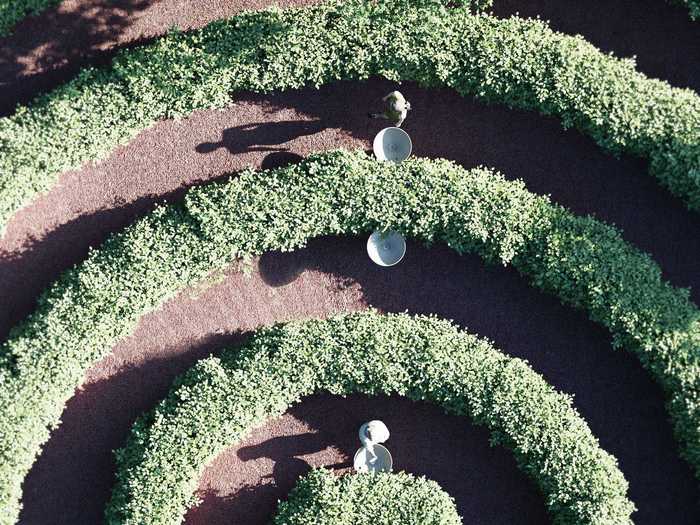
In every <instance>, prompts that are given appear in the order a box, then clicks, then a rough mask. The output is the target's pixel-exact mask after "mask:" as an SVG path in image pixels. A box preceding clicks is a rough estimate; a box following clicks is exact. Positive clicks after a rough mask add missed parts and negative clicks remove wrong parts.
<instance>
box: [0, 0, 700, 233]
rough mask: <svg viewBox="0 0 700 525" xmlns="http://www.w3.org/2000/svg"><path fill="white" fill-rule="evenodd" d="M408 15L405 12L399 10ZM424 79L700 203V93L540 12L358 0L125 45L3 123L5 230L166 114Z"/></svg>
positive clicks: (1, 215)
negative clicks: (577, 136) (582, 139)
mask: <svg viewBox="0 0 700 525" xmlns="http://www.w3.org/2000/svg"><path fill="white" fill-rule="evenodd" d="M398 9H400V10H401V12H402V16H400V17H397V16H396V12H397V10H398ZM373 75H379V76H383V77H386V78H389V79H395V80H399V79H403V80H412V81H417V82H419V83H420V84H421V85H423V86H426V87H431V86H448V87H451V88H453V89H455V90H456V91H457V92H459V93H461V94H462V95H464V96H470V95H475V96H477V97H479V98H480V99H482V100H484V101H488V102H495V103H501V104H506V105H508V106H511V107H518V108H525V109H532V110H537V111H540V112H541V113H543V114H546V115H556V116H558V117H559V118H560V119H561V120H562V123H563V125H564V126H565V127H571V126H575V127H577V128H578V129H580V130H581V131H583V132H585V133H587V134H589V135H590V136H591V137H592V138H593V139H594V140H595V141H596V142H597V143H598V144H600V145H601V146H602V147H603V148H605V149H607V150H610V151H612V152H614V153H621V152H626V153H629V154H632V155H637V156H640V157H643V158H647V159H649V160H650V170H651V173H652V174H653V175H654V176H655V177H657V178H658V179H659V180H660V181H661V183H662V184H663V185H665V186H666V187H668V188H669V189H670V190H671V191H672V192H673V193H674V194H676V195H678V196H680V197H682V198H683V199H685V200H686V201H687V203H688V205H689V206H690V207H691V208H693V209H696V210H700V97H698V95H696V94H695V93H694V92H692V91H691V90H688V89H685V90H682V89H677V88H672V87H670V86H669V85H668V84H667V83H665V82H661V81H658V80H652V79H649V78H647V77H645V76H644V75H642V74H641V73H639V72H637V71H636V70H635V68H634V63H633V61H631V60H619V59H616V58H613V57H612V56H609V55H606V54H603V53H601V52H600V51H598V50H597V49H596V48H595V47H593V46H592V45H591V44H588V43H587V42H585V41H584V40H583V39H582V38H581V37H570V36H565V35H562V34H560V33H556V32H554V31H552V30H551V29H550V28H549V27H548V26H547V25H546V24H545V23H544V22H541V21H539V20H522V19H519V18H510V19H506V20H501V19H497V18H494V17H491V16H485V15H473V14H471V13H470V12H469V10H468V9H467V8H464V7H461V8H455V9H446V8H445V7H443V6H442V5H441V2H439V1H437V0H387V1H383V2H367V1H364V0H346V1H340V2H331V3H325V4H323V5H320V6H313V7H306V8H303V9H289V10H285V11H280V10H267V11H262V12H256V13H246V14H242V15H239V16H236V17H233V18H231V19H229V20H225V21H218V22H213V23H211V24H209V25H208V26H206V27H205V28H203V29H201V30H197V31H192V32H190V33H186V34H182V33H173V34H169V35H167V36H165V37H163V38H160V39H159V40H157V41H156V42H155V43H153V44H151V45H148V46H145V47H140V48H136V49H131V50H124V51H122V52H121V53H120V54H119V55H118V56H117V57H116V58H115V59H114V61H113V63H112V66H111V67H110V68H104V69H90V68H88V69H85V70H83V71H82V72H81V73H80V74H79V75H78V77H77V78H76V79H74V80H73V81H71V82H69V83H67V84H66V85H64V86H62V87H60V88H58V89H57V90H55V91H53V92H52V93H50V94H49V95H46V96H43V97H40V98H39V99H37V100H36V101H35V102H34V103H33V104H32V105H31V106H30V107H19V108H18V110H17V112H16V114H15V115H13V116H11V117H7V118H4V119H0V228H4V225H5V224H6V223H7V221H8V220H9V218H10V217H11V215H12V214H13V213H14V212H15V211H17V210H18V209H19V208H20V207H22V206H24V205H25V204H27V203H28V202H30V201H31V200H32V199H33V198H34V197H35V196H36V195H37V194H38V193H40V192H43V191H47V190H48V189H49V188H50V187H51V186H52V185H53V184H54V183H55V182H56V180H57V178H58V175H59V174H60V173H61V172H64V171H66V170H69V169H75V168H78V167H79V166H80V165H82V164H83V163H85V162H87V161H91V160H97V159H100V158H104V157H105V156H106V155H107V154H108V153H109V152H110V151H111V150H113V149H114V148H115V147H116V146H117V145H119V144H122V143H125V142H127V141H128V140H130V139H131V138H133V137H134V136H135V135H136V134H137V133H138V132H140V131H141V130H143V129H145V128H147V127H149V126H150V125H152V124H153V123H154V122H156V121H157V120H159V119H164V118H175V117H181V116H183V115H187V114H189V113H191V112H192V111H195V110H198V109H206V108H219V107H224V106H227V105H229V104H230V103H231V101H232V100H233V98H234V96H235V95H234V93H235V92H237V91H240V90H249V91H255V92H270V91H274V90H285V89H296V88H300V87H302V86H305V85H314V86H317V87H318V86H320V85H322V84H327V83H329V82H332V81H334V80H339V79H367V78H369V77H370V76H373Z"/></svg>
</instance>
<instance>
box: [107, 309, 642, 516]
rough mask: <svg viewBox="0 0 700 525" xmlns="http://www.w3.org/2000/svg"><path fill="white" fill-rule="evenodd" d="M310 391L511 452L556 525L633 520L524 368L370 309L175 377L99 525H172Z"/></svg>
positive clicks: (255, 341)
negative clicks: (439, 413) (208, 470)
mask: <svg viewBox="0 0 700 525" xmlns="http://www.w3.org/2000/svg"><path fill="white" fill-rule="evenodd" d="M318 391H326V392H331V393H333V394H341V395H345V394H350V393H358V392H359V393H364V394H369V395H376V394H380V393H381V394H395V393H397V394H399V395H403V396H408V397H409V398H411V399H414V400H425V401H430V402H432V403H436V404H438V405H440V406H442V407H444V408H445V409H446V410H447V411H448V412H450V413H453V414H459V415H465V416H469V417H471V418H472V419H473V420H474V421H475V422H476V423H478V424H481V425H484V426H486V427H487V428H488V429H489V430H490V431H491V436H492V441H493V442H494V443H498V444H502V445H504V446H506V447H507V448H509V449H511V450H512V451H513V453H514V455H515V458H516V461H517V462H518V465H519V467H520V468H521V469H522V470H523V471H524V472H525V473H526V474H527V475H528V476H530V477H531V478H532V479H533V480H534V481H535V483H537V485H538V487H539V489H540V490H541V491H542V493H543V495H544V499H545V504H546V506H547V508H548V510H549V512H550V513H551V515H552V517H553V520H554V523H556V524H560V525H561V524H584V523H615V524H623V523H631V521H630V514H631V513H632V511H633V510H634V505H633V504H632V503H631V502H630V501H629V500H628V499H627V497H626V492H627V482H626V481H625V479H624V477H623V475H622V473H621V472H620V471H619V470H618V468H617V462H616V460H615V459H614V458H613V457H612V456H610V455H609V454H608V453H606V452H604V451H603V450H602V449H601V448H600V446H599V445H598V441H597V439H596V438H595V437H594V436H593V435H592V433H591V431H590V429H589V428H588V425H586V423H585V421H583V419H581V417H580V416H579V415H578V413H577V412H576V410H575V409H574V408H573V407H572V406H571V400H570V399H569V398H568V397H567V396H566V395H563V394H559V393H557V392H556V391H555V390H554V389H553V388H552V387H551V386H550V385H548V384H547V382H546V381H545V380H544V379H543V378H542V377H541V376H539V375H538V374H536V373H535V372H534V371H533V370H532V369H531V368H530V367H529V366H528V365H527V363H526V362H524V361H522V360H520V359H515V358H511V357H507V356H506V355H504V354H502V353H501V352H499V351H497V350H495V349H494V348H493V347H492V346H491V344H490V343H489V342H488V341H485V340H483V339H479V338H477V337H475V336H473V335H470V334H467V333H466V332H461V331H458V330H457V329H456V328H455V327H454V326H453V325H452V324H451V323H449V322H447V321H440V320H437V319H434V318H429V317H415V318H414V317H410V316H408V315H405V314H403V315H389V316H383V315H379V314H377V313H375V312H372V311H370V312H364V313H361V314H354V315H349V316H339V317H334V318H331V319H329V320H325V321H305V322H294V323H290V324H287V325H278V326H275V327H272V328H268V329H262V330H260V331H259V332H257V333H256V334H255V336H254V337H253V338H252V340H251V341H250V342H249V343H247V344H246V345H244V346H243V348H241V349H236V350H234V351H229V352H224V354H223V355H222V357H221V358H215V357H210V358H208V359H205V360H203V361H200V362H199V363H198V364H197V365H195V366H194V367H193V368H192V369H191V370H190V372H188V373H186V374H185V375H183V376H182V377H180V378H179V379H178V380H176V382H175V386H174V387H173V388H172V390H171V392H170V393H169V395H168V396H167V397H166V399H165V400H164V401H162V402H161V403H160V404H159V405H158V406H157V408H155V409H154V410H153V411H151V412H149V413H148V414H146V415H145V416H143V417H142V418H140V419H139V420H138V421H137V422H136V423H135V424H134V427H133V429H132V432H131V435H130V437H129V439H128V440H127V444H126V446H125V447H124V448H123V449H121V450H119V451H118V452H117V484H116V485H115V488H114V492H113V495H112V499H111V501H110V503H109V504H108V506H107V511H106V522H107V523H108V524H111V525H116V524H123V525H150V524H156V523H158V524H161V525H165V524H169V523H181V521H182V518H183V517H184V515H185V512H186V510H187V508H188V507H189V506H191V505H192V504H193V503H195V502H196V497H195V496H194V492H195V490H196V488H197V482H198V480H199V478H200V476H201V474H202V472H203V470H204V468H205V467H206V465H207V463H209V462H211V461H212V460H213V459H214V457H216V456H217V455H218V454H220V453H221V452H222V451H223V450H224V449H225V448H227V447H229V446H231V445H234V444H236V443H238V442H240V441H241V440H242V439H243V438H244V437H245V436H246V435H247V434H248V432H249V431H250V430H252V429H253V428H254V427H256V426H258V425H260V424H262V423H263V422H265V420H267V419H269V418H271V417H273V416H278V415H282V414H283V413H284V412H285V411H286V410H287V409H288V408H289V406H290V405H293V404H294V403H297V402H298V401H299V400H301V399H302V398H303V397H305V396H308V395H311V394H313V393H314V392H318ZM467 453H468V452H467ZM360 523H361V522H360ZM384 523H388V522H384ZM392 523H393V522H392Z"/></svg>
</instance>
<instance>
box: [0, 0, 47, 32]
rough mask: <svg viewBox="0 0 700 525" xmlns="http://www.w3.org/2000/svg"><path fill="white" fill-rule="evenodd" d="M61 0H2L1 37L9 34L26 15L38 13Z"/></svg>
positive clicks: (0, 13)
mask: <svg viewBox="0 0 700 525" xmlns="http://www.w3.org/2000/svg"><path fill="white" fill-rule="evenodd" d="M60 2H61V0H0V37H2V36H5V35H7V34H9V33H10V32H11V29H12V28H13V27H14V25H15V24H16V23H17V22H19V21H20V20H22V19H23V18H24V17H26V16H28V15H36V14H38V13H40V12H41V11H43V10H44V9H48V8H49V7H53V6H55V5H58V4H59V3H60Z"/></svg>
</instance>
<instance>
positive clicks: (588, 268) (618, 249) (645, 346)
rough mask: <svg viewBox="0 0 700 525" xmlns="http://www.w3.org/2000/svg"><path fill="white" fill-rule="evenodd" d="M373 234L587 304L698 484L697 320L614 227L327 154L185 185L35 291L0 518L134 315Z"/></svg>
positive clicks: (432, 166) (0, 396) (479, 177)
mask: <svg viewBox="0 0 700 525" xmlns="http://www.w3.org/2000/svg"><path fill="white" fill-rule="evenodd" d="M381 228H393V229H396V230H399V231H401V232H403V233H404V234H405V235H407V236H408V237H411V238H415V239H418V240H421V241H423V242H426V243H432V242H443V243H446V244H447V245H449V246H451V247H452V248H453V249H455V250H456V251H457V252H460V253H466V252H472V253H477V254H479V255H480V256H482V257H483V258H484V259H485V260H487V261H492V262H499V261H500V262H501V263H502V264H512V265H513V266H514V267H515V268H517V269H518V270H519V271H520V272H521V273H522V274H524V275H525V276H526V277H527V278H528V280H529V281H530V282H531V283H533V284H534V285H535V286H536V287H538V288H540V289H543V290H546V291H548V292H551V293H553V294H556V295H558V296H559V297H560V298H561V299H562V301H563V302H564V303H566V304H569V305H573V306H576V307H579V308H584V309H586V310H588V312H589V314H590V316H591V318H592V319H593V320H595V321H597V322H599V323H601V324H602V325H604V326H606V327H607V328H608V329H609V330H610V331H611V333H612V335H613V343H614V345H615V346H616V347H622V348H625V349H627V350H628V351H631V352H633V353H634V354H635V355H637V356H638V358H639V359H640V361H641V362H642V364H643V366H644V367H645V368H646V369H647V370H648V371H649V372H650V373H651V374H652V375H653V377H654V378H655V379H656V380H657V381H658V382H659V383H660V384H661V386H662V387H663V389H664V391H665V392H666V394H667V396H668V410H669V412H670V414H671V416H672V419H673V424H674V429H675V433H676V437H677V439H678V440H679V442H680V445H681V450H682V453H683V455H684V457H685V458H686V459H687V460H688V461H689V462H690V463H691V465H692V466H693V467H694V468H695V469H696V472H697V473H698V474H700V430H699V428H700V424H699V422H700V395H699V390H700V388H699V386H698V385H699V384H700V380H699V378H700V363H699V360H700V357H699V354H700V352H698V349H699V348H700V312H699V311H698V309H697V307H696V306H695V305H694V304H693V303H692V302H691V301H690V300H689V299H688V294H687V291H686V290H680V289H676V288H673V287H672V286H671V285H669V284H668V283H666V282H665V281H663V280H662V279H661V271H660V269H659V268H658V266H657V265H656V264H655V263H654V262H653V261H652V260H651V259H650V258H649V257H648V256H647V255H645V254H642V253H640V252H639V251H637V250H635V249H634V248H632V247H631V246H630V245H628V244H627V243H625V242H624V240H623V239H622V238H621V236H620V234H619V233H618V232H617V231H616V230H615V229H614V228H611V227H609V226H606V225H604V224H602V223H600V222H597V221H596V220H594V219H592V218H587V217H576V216H574V215H572V214H571V213H569V212H568V211H566V210H565V209H563V208H561V207H559V206H556V205H553V204H551V203H550V201H549V200H548V199H547V198H546V197H541V196H537V195H534V194H532V193H530V192H528V191H527V190H526V189H525V187H524V185H523V184H522V183H521V182H517V181H515V182H513V181H507V180H505V179H504V178H503V177H501V176H499V175H498V174H495V173H493V172H492V171H490V170H488V169H484V168H479V169H473V170H464V169H463V168H460V167H458V166H456V165H454V164H452V163H450V162H448V161H443V160H425V159H409V160H408V161H406V162H403V163H401V164H400V165H398V166H394V165H391V164H386V163H379V162H376V161H374V160H373V159H372V158H370V157H368V156H367V155H365V154H364V153H362V152H355V153H348V152H342V151H336V152H329V153H326V154H322V155H314V156H311V157H309V158H308V159H307V160H305V161H304V162H302V163H300V164H298V165H295V166H289V167H286V168H283V169H278V170H274V171H269V172H261V173H254V172H245V173H243V174H241V175H240V176H238V177H236V178H233V179H231V180H230V181H228V182H225V183H220V184H211V185H207V186H203V187H198V188H195V189H192V190H190V191H189V193H188V195H187V197H186V199H185V202H184V203H182V204H179V205H169V206H165V207H161V208H158V209H156V210H155V211H154V212H152V213H151V214H149V215H147V216H145V217H143V218H142V219H140V220H139V221H137V222H136V223H134V224H133V225H132V226H130V227H128V228H126V230H125V231H124V232H122V233H120V234H117V235H113V236H112V237H111V238H109V239H108V240H107V241H106V242H105V243H104V244H103V245H102V247H101V248H100V249H99V250H93V251H92V252H91V253H90V255H89V256H88V258H87V260H86V261H85V262H83V263H82V264H80V265H79V266H77V267H75V268H73V269H71V270H70V271H68V272H66V273H65V274H63V275H62V276H61V278H60V279H59V280H58V281H57V282H56V283H55V284H53V285H52V286H51V287H50V288H49V289H48V290H47V291H46V292H45V293H43V294H42V296H41V297H40V299H39V304H38V307H37V310H36V311H35V312H34V313H33V314H32V315H31V316H29V318H28V319H26V320H25V321H24V322H23V323H21V324H20V325H18V326H17V327H15V328H14V329H13V330H12V332H11V334H10V337H9V339H8V340H7V341H6V342H4V343H3V344H2V346H1V347H0V406H2V407H3V410H2V411H0V430H1V436H0V508H1V509H3V510H4V511H6V512H4V513H1V514H0V523H3V524H5V523H12V522H13V520H14V518H15V517H16V515H17V512H18V502H19V499H20V495H21V483H22V480H23V479H24V476H25V475H26V473H27V472H28V470H29V468H30V467H31V465H32V463H33V462H34V459H35V457H36V455H37V454H38V453H39V451H40V448H41V445H42V444H43V443H45V442H46V440H47V439H48V437H49V428H53V427H55V426H56V425H57V424H58V422H59V418H60V415H61V412H62V410H63V407H64V404H65V402H66V401H67V400H68V399H69V398H70V397H71V396H72V395H73V392H74V390H75V388H76V386H78V385H79V384H80V383H81V381H82V380H83V376H84V374H85V372H86V370H87V369H88V368H89V367H90V366H91V365H92V364H94V363H95V362H96V361H98V360H99V359H101V358H102V357H104V356H105V355H107V354H108V353H109V351H110V349H111V347H112V346H113V345H114V344H115V342H116V341H117V340H118V339H120V338H122V337H124V336H126V335H128V334H130V333H131V332H132V331H133V329H134V328H135V326H136V323H137V322H138V320H139V319H140V317H141V316H143V315H144V314H145V313H147V312H149V311H151V310H153V309H155V308H158V307H159V305H161V304H162V303H163V302H164V301H166V300H167V299H169V298H171V297H173V296H174V295H175V294H177V293H178V291H180V290H181V289H183V287H185V286H187V285H189V284H192V283H196V282H198V281H200V280H202V279H204V278H205V277H206V276H207V274H208V273H209V272H212V271H215V270H218V269H221V268H225V267H226V266H227V265H229V264H230V263H231V262H232V261H234V260H236V259H240V258H246V257H252V256H256V255H260V254H262V253H265V252H267V251H270V250H293V249H296V248H299V247H301V246H304V244H305V243H306V242H307V241H308V240H309V239H311V238H314V237H318V236H321V235H357V234H365V233H366V232H369V231H372V230H375V229H381ZM232 300H235V298H234V299H232Z"/></svg>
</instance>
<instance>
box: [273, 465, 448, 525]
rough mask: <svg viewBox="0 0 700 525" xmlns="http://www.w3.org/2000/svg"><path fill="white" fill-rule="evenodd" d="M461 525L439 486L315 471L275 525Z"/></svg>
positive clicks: (283, 505)
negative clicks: (388, 524) (363, 524)
mask: <svg viewBox="0 0 700 525" xmlns="http://www.w3.org/2000/svg"><path fill="white" fill-rule="evenodd" d="M358 523H367V524H375V523H376V524H378V523H391V524H392V525H462V519H461V518H460V517H459V514H457V509H456V508H455V503H454V500H453V499H452V498H451V497H450V495H449V494H447V492H445V491H444V490H443V489H442V487H440V485H438V484H437V483H435V482H434V481H432V480H429V479H426V478H424V477H419V478H416V477H414V476H412V475H410V474H407V473H405V472H399V473H396V474H388V473H379V474H370V475H362V474H359V475H358V474H356V475H345V476H340V477H339V476H336V475H334V474H333V473H332V472H331V471H329V470H326V469H314V470H312V471H311V472H309V473H308V474H307V475H305V476H302V477H301V478H299V481H297V484H296V486H295V487H294V489H292V491H291V492H290V493H289V496H288V498H287V500H286V501H283V502H280V504H279V509H278V511H277V514H276V515H275V519H274V525H357V524H358Z"/></svg>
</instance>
